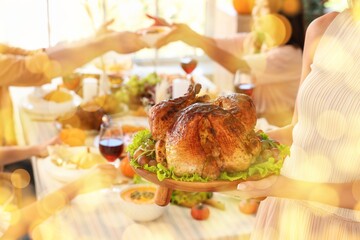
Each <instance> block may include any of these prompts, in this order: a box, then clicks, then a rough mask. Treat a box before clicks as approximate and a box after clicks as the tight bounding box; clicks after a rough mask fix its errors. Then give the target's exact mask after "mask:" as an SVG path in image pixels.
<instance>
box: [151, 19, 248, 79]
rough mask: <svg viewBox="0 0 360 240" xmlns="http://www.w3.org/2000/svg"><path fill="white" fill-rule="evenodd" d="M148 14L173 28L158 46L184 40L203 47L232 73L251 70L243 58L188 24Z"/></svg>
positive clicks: (158, 23)
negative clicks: (221, 46)
mask: <svg viewBox="0 0 360 240" xmlns="http://www.w3.org/2000/svg"><path fill="white" fill-rule="evenodd" d="M147 16H148V17H149V18H151V19H153V20H154V25H158V26H159V25H160V26H170V27H172V28H173V29H172V31H171V32H170V33H169V34H168V35H166V36H164V37H163V38H161V39H159V41H158V42H157V44H156V47H157V48H160V47H162V46H164V45H167V44H169V43H171V42H175V41H183V42H184V43H186V44H188V45H190V46H192V47H196V48H201V49H202V50H203V51H204V52H205V53H206V54H207V55H208V56H209V57H210V58H211V59H212V60H214V61H215V62H217V63H219V64H220V65H221V66H223V67H224V68H225V69H227V70H228V71H229V72H231V73H235V72H236V71H237V70H241V71H242V72H244V73H248V72H250V68H249V66H248V64H247V63H246V62H245V61H244V60H243V59H241V58H238V57H236V56H235V55H233V54H231V53H229V52H227V51H225V50H223V49H221V48H219V47H218V46H217V45H216V42H215V40H214V39H213V38H211V37H207V36H204V35H201V34H198V33H197V32H195V31H194V30H192V29H191V28H190V27H189V26H188V25H186V24H182V23H181V24H180V23H174V24H169V23H167V22H166V21H165V20H164V19H162V18H158V17H154V16H150V15H147Z"/></svg>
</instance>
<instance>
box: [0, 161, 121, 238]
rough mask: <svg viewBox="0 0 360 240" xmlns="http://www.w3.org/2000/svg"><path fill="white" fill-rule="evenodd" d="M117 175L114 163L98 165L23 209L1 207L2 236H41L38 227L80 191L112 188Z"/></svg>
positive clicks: (0, 229)
mask: <svg viewBox="0 0 360 240" xmlns="http://www.w3.org/2000/svg"><path fill="white" fill-rule="evenodd" d="M115 178H116V169H115V167H114V166H113V165H111V164H99V165H97V166H95V167H94V168H93V169H91V170H90V172H89V173H86V174H84V175H82V176H81V177H79V178H78V179H77V180H75V181H73V182H70V183H68V184H65V185H64V186H62V187H60V188H59V189H58V190H56V191H54V192H52V193H50V194H48V195H46V196H45V197H43V198H41V199H40V200H38V201H36V202H33V203H32V204H29V205H27V206H25V207H23V208H20V209H16V208H15V209H7V207H6V206H4V207H2V206H0V223H1V225H0V238H1V239H9V240H13V239H38V237H36V227H37V226H39V225H40V224H42V223H43V222H44V221H45V220H46V219H48V218H49V217H51V216H53V215H54V214H56V213H58V212H59V211H61V210H62V209H63V208H64V207H66V206H67V204H69V203H70V202H71V200H72V199H74V198H75V197H76V196H77V195H79V194H84V193H89V192H94V191H97V190H100V189H104V188H107V187H110V186H111V185H112V184H113V182H114V180H115Z"/></svg>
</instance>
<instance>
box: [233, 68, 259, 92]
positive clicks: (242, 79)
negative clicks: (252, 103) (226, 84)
mask: <svg viewBox="0 0 360 240" xmlns="http://www.w3.org/2000/svg"><path fill="white" fill-rule="evenodd" d="M254 88H255V84H254V82H253V79H252V76H251V75H250V74H246V73H242V72H240V71H239V70H237V71H236V74H235V77H234V89H235V92H237V93H243V94H246V95H248V96H250V97H252V94H253V91H254Z"/></svg>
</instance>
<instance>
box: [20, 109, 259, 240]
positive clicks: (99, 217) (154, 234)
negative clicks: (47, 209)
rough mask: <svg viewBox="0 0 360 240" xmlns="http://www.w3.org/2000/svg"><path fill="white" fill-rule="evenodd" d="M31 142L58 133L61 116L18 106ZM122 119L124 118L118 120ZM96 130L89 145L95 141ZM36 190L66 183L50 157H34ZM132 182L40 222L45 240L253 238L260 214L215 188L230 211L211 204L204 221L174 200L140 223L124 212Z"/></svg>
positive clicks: (96, 194) (86, 197)
mask: <svg viewBox="0 0 360 240" xmlns="http://www.w3.org/2000/svg"><path fill="white" fill-rule="evenodd" d="M19 116H20V120H21V125H22V128H23V131H22V132H23V134H24V140H25V142H26V144H28V145H31V144H38V143H41V142H43V141H45V140H47V139H50V138H51V137H53V136H56V135H58V134H59V129H58V128H57V126H56V121H55V120H51V119H44V120H42V119H36V118H33V116H31V114H29V113H28V112H27V111H25V110H24V109H21V108H20V109H19ZM119 121H121V119H120V120H119ZM96 134H97V133H96V132H95V134H94V133H93V135H92V137H91V138H89V139H87V141H86V144H88V145H92V144H94V139H96ZM31 162H32V167H33V172H34V178H35V179H34V180H35V186H36V195H37V198H38V199H41V198H42V197H43V196H45V195H46V194H48V193H50V192H52V191H55V190H56V189H58V188H60V187H61V186H63V185H64V184H66V182H65V181H59V179H58V178H55V177H54V174H53V172H52V171H51V170H50V169H49V168H48V166H49V164H48V162H47V159H46V158H40V157H32V159H31ZM128 184H132V181H131V179H130V181H129V183H126V184H124V185H120V186H117V187H114V188H112V189H102V190H98V191H96V192H91V193H86V194H81V195H78V196H77V197H75V198H74V199H73V200H72V201H71V202H70V203H69V204H67V205H66V206H65V208H63V209H62V210H61V211H59V212H57V213H56V214H54V215H53V216H51V217H50V218H49V219H47V220H46V221H45V222H43V223H42V224H40V225H39V226H38V227H37V231H36V232H37V234H39V235H40V236H41V239H66V240H67V239H77V240H78V239H86V240H91V239H94V240H95V239H96V240H99V239H124V240H125V239H142V240H144V239H151V240H153V239H162V240H168V239H169V240H177V239H179V240H180V239H181V240H183V239H194V240H205V239H214V240H215V239H248V238H249V236H250V233H251V231H252V229H253V227H254V222H255V215H254V214H250V215H248V214H244V213H242V212H240V210H239V199H236V198H234V197H229V196H227V195H224V194H221V193H214V194H213V198H214V200H217V201H220V202H222V203H223V204H224V205H225V210H220V209H218V208H214V207H209V208H210V217H209V218H208V219H207V220H203V221H199V220H195V219H193V218H192V216H191V214H190V209H189V208H186V207H181V206H178V205H174V204H169V205H168V206H166V210H165V212H164V214H163V215H162V216H161V217H160V218H158V219H156V220H154V221H149V222H136V221H133V220H132V219H130V218H129V217H128V216H127V215H126V214H124V212H123V209H122V207H121V205H120V204H119V201H120V194H119V190H120V189H121V188H122V187H126V185H128Z"/></svg>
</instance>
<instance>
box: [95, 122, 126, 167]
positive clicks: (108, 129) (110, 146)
mask: <svg viewBox="0 0 360 240" xmlns="http://www.w3.org/2000/svg"><path fill="white" fill-rule="evenodd" d="M99 150H100V153H101V154H102V155H103V156H104V158H105V159H106V160H107V161H108V162H110V163H112V164H114V165H115V166H116V167H117V166H118V165H119V163H120V161H118V160H119V158H120V156H121V154H122V153H123V151H124V138H123V132H122V127H121V124H120V123H119V122H103V123H102V124H101V126H100V136H99Z"/></svg>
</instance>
